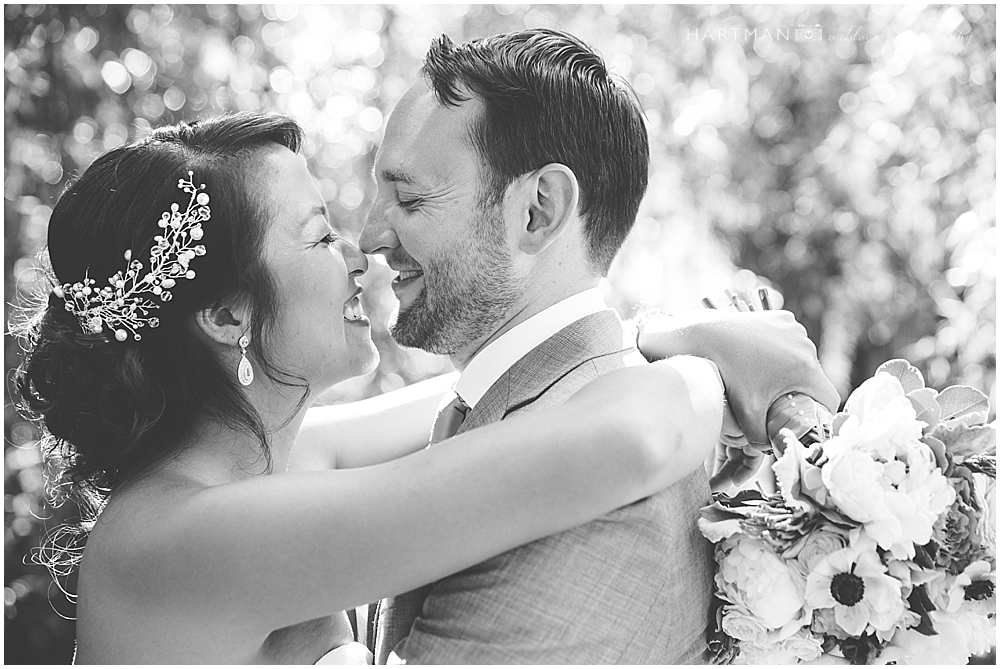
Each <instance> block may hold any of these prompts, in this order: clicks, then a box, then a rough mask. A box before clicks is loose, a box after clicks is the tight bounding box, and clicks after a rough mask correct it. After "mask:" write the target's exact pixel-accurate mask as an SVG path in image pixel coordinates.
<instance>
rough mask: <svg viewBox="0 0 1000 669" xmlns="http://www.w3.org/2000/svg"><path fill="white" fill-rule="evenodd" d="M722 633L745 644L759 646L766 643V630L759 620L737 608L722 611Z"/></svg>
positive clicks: (729, 607)
mask: <svg viewBox="0 0 1000 669" xmlns="http://www.w3.org/2000/svg"><path fill="white" fill-rule="evenodd" d="M722 631H723V632H725V633H726V634H728V635H729V636H731V637H733V638H734V639H739V640H740V641H744V642H746V643H751V644H755V645H759V644H763V643H764V642H766V641H767V628H766V627H764V624H763V623H762V622H761V621H760V619H759V618H758V617H757V616H755V615H754V614H752V613H750V612H749V611H747V610H746V609H743V608H740V607H738V606H727V607H726V608H725V609H724V610H723V612H722Z"/></svg>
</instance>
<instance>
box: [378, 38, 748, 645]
mask: <svg viewBox="0 0 1000 669" xmlns="http://www.w3.org/2000/svg"><path fill="white" fill-rule="evenodd" d="M421 75H422V76H420V77H418V79H417V80H416V81H415V82H414V83H413V85H412V86H411V87H410V89H409V90H408V91H407V92H406V94H405V95H404V96H403V98H402V99H401V100H400V101H399V103H398V104H397V106H396V108H395V110H394V111H393V113H392V116H391V117H390V119H389V122H388V125H387V127H386V131H385V136H384V139H383V141H382V144H381V146H380V149H379V152H378V155H377V158H376V163H375V177H376V179H377V182H378V196H377V199H376V201H375V203H374V205H373V207H372V210H371V212H370V214H369V217H368V220H367V223H366V225H365V229H364V231H363V233H362V236H361V247H362V250H363V251H365V253H381V254H383V255H384V256H385V258H386V260H387V262H388V264H389V265H390V267H392V269H394V270H395V271H397V272H398V273H399V276H398V277H397V278H396V279H395V281H394V282H393V290H394V292H395V294H396V296H397V298H398V299H399V303H400V305H399V315H398V318H397V320H396V323H395V324H394V326H393V328H392V334H393V336H394V338H395V339H396V340H397V341H398V342H399V343H400V344H402V345H404V346H410V347H417V348H421V349H423V350H426V351H430V352H434V353H441V354H447V355H449V356H450V357H451V359H452V361H453V362H454V364H455V366H456V367H457V368H458V369H459V370H460V371H461V376H460V378H459V380H458V382H457V384H456V386H455V391H456V394H455V395H454V396H452V397H451V398H450V400H451V401H450V402H449V403H448V404H447V405H446V406H443V408H442V412H441V414H439V418H438V421H437V422H436V424H435V436H434V439H433V440H437V439H439V438H446V437H448V436H451V435H452V434H454V433H456V432H463V431H466V430H471V429H475V428H476V427H479V426H482V425H486V424H488V423H492V422H495V421H498V420H503V419H504V418H506V417H508V416H512V415H516V414H518V413H520V412H527V411H535V410H538V409H541V408H544V407H546V406H550V405H552V404H557V403H561V402H563V401H564V400H565V399H567V398H568V397H569V396H570V395H572V394H573V393H574V392H575V391H576V390H578V389H579V388H581V387H582V386H583V385H585V384H586V383H587V382H588V381H590V380H592V379H593V378H594V377H596V376H597V375H599V374H602V373H604V372H606V371H608V370H611V369H614V368H617V367H621V366H623V365H625V364H626V357H627V356H628V355H629V354H630V353H634V349H633V348H632V347H630V346H628V345H626V344H625V343H623V342H624V335H623V329H622V324H621V322H620V320H619V319H618V317H617V315H616V314H615V312H614V311H611V310H609V309H608V308H607V306H606V305H605V304H604V303H603V301H602V299H601V296H600V293H599V292H598V289H597V286H598V282H599V281H600V279H601V277H602V276H604V275H605V274H606V273H607V270H608V266H609V265H610V263H611V261H612V259H613V258H614V256H615V254H616V253H617V251H618V249H619V247H620V246H621V244H622V242H623V240H624V239H625V237H626V235H627V234H628V232H629V230H630V229H631V226H632V224H633V222H634V220H635V216H636V212H637V210H638V207H639V203H640V201H641V200H642V197H643V194H644V192H645V189H646V182H647V168H648V156H649V149H648V140H647V136H646V130H645V127H644V124H643V120H642V116H641V112H640V110H639V108H638V106H637V104H636V102H635V101H634V99H633V98H632V97H631V96H630V95H629V94H628V93H627V92H626V91H625V90H624V89H623V88H622V87H621V86H619V85H618V84H616V83H615V82H613V81H612V80H611V79H610V78H609V76H608V74H607V71H606V69H605V66H604V63H603V61H602V60H601V58H600V56H598V55H597V54H595V53H594V52H593V51H592V50H591V49H589V48H588V47H587V46H586V45H584V44H583V43H581V42H580V41H579V40H577V39H576V38H574V37H572V36H570V35H567V34H565V33H559V32H555V31H551V30H542V29H539V30H527V31H523V32H518V33H511V34H504V35H497V36H493V37H489V38H486V39H482V40H478V41H474V42H470V43H467V44H464V45H461V46H456V45H454V44H453V43H452V42H451V41H450V40H449V39H448V38H447V36H443V37H442V38H440V39H439V40H435V41H434V43H433V44H432V46H431V48H430V50H429V52H428V54H427V58H426V62H425V65H424V67H423V69H422V71H421ZM692 352H693V353H697V352H695V351H692ZM706 357H711V356H706ZM716 362H717V363H719V364H720V370H721V372H722V374H723V380H724V382H725V383H726V385H727V389H728V390H729V393H730V396H731V397H732V394H733V385H732V382H731V378H727V369H728V368H727V367H726V366H725V365H724V364H722V363H721V362H720V361H719V360H716ZM731 362H733V361H731ZM733 364H743V367H741V368H740V373H742V374H744V375H747V370H746V363H740V362H738V361H737V362H733ZM734 375H735V373H734ZM760 422H761V423H762V422H763V415H761V416H760ZM748 432H749V430H748ZM708 500H709V488H708V483H707V479H706V475H705V473H704V472H701V471H699V472H697V473H695V474H693V475H691V476H689V477H688V478H686V479H684V480H682V481H681V482H679V483H677V484H676V485H674V486H673V487H671V488H670V489H668V490H667V491H665V492H662V493H660V494H657V495H655V496H653V497H651V498H648V499H646V500H643V501H641V502H638V503H636V504H633V505H631V506H628V507H626V508H623V509H619V510H617V511H615V512H613V513H611V514H608V515H607V516H605V517H603V518H600V519H598V520H596V521H593V522H590V523H588V524H586V525H583V526H580V527H577V528H575V529H572V530H569V531H566V532H563V533H561V534H558V535H555V536H551V537H547V538H545V539H541V540H539V541H536V542H534V543H531V544H528V545H526V546H523V547H521V548H517V549H515V550H512V551H510V552H508V553H505V554H503V555H500V556H497V557H495V558H492V559H490V560H487V561H485V562H483V563H481V564H479V565H476V566H475V567H472V568H470V569H467V570H465V571H462V572H459V573H457V574H454V575H452V576H449V577H447V578H444V579H442V580H440V581H438V582H436V583H433V584H431V585H429V586H425V587H424V588H421V589H419V590H417V591H414V592H411V593H406V594H404V595H400V596H398V597H394V598H390V599H387V600H383V601H382V602H380V603H379V605H378V607H377V609H378V612H377V620H376V621H375V623H374V633H375V654H376V661H377V662H379V663H385V662H386V661H387V659H389V656H390V654H393V653H394V654H395V655H396V656H398V658H401V659H402V660H405V661H407V662H409V663H417V664H446V663H483V664H511V663H535V664H553V663H576V664H598V663H616V664H640V663H657V664H681V663H694V662H703V661H705V657H704V653H703V649H704V647H705V628H706V625H707V624H708V622H709V621H708V615H709V614H708V605H709V599H710V595H711V593H712V589H713V584H712V578H713V568H714V563H713V561H712V556H711V552H710V548H709V544H708V543H707V542H706V541H705V540H703V539H702V537H701V536H700V534H699V532H698V529H697V526H696V520H697V517H698V509H699V508H700V507H701V506H703V505H704V504H706V503H707V502H708Z"/></svg>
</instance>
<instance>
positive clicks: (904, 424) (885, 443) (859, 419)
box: [827, 374, 924, 461]
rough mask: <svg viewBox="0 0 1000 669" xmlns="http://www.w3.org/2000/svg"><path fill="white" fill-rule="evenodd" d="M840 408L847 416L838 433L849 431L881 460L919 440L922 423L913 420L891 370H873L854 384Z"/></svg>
mask: <svg viewBox="0 0 1000 669" xmlns="http://www.w3.org/2000/svg"><path fill="white" fill-rule="evenodd" d="M844 411H845V412H847V414H848V418H847V420H846V421H845V423H844V424H843V425H842V426H841V428H840V433H839V435H838V436H843V435H844V434H845V432H847V433H850V434H851V435H852V436H851V439H852V440H853V441H854V442H855V443H856V444H858V445H859V446H862V447H863V448H864V449H865V450H866V451H869V452H872V453H874V454H876V455H878V457H879V458H880V459H881V460H883V461H888V460H892V459H893V458H895V457H896V454H897V453H898V452H899V450H900V449H901V448H903V447H905V446H907V445H912V444H914V443H917V442H919V441H920V437H921V436H922V434H923V427H924V423H922V422H920V421H918V420H917V412H916V410H915V409H914V408H913V404H912V403H911V402H910V400H909V399H907V397H906V393H905V392H904V390H903V386H902V385H901V384H900V383H899V379H897V378H896V377H894V376H892V375H891V374H876V375H875V376H873V377H872V378H870V379H868V380H867V381H865V382H864V383H862V384H861V385H860V386H858V387H857V389H855V391H854V392H853V393H851V396H850V397H848V398H847V402H846V403H845V405H844ZM827 452H829V451H827Z"/></svg>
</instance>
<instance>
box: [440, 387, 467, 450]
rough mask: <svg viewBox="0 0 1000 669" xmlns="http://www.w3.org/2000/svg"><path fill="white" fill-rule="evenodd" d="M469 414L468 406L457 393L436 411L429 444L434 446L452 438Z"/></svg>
mask: <svg viewBox="0 0 1000 669" xmlns="http://www.w3.org/2000/svg"><path fill="white" fill-rule="evenodd" d="M468 413H469V405H468V404H466V403H465V402H464V401H463V400H462V398H461V397H459V395H458V393H455V397H453V398H452V400H451V401H450V402H448V403H447V404H446V405H444V406H443V407H441V409H440V410H438V414H437V418H435V419H434V428H433V429H432V430H431V442H430V443H432V444H436V443H438V442H439V441H444V440H445V439H448V438H449V437H454V436H455V433H456V432H458V429H459V428H460V427H462V421H464V420H465V416H466V414H468Z"/></svg>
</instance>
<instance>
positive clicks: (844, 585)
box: [830, 573, 865, 606]
mask: <svg viewBox="0 0 1000 669" xmlns="http://www.w3.org/2000/svg"><path fill="white" fill-rule="evenodd" d="M830 594H831V595H833V598H834V599H835V600H837V603H839V604H843V605H844V606H854V605H855V604H857V603H858V602H860V601H861V600H862V599H864V596H865V582H864V581H863V580H861V577H860V576H855V575H854V574H846V573H844V574H837V575H836V576H834V577H833V581H832V582H831V583H830Z"/></svg>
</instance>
